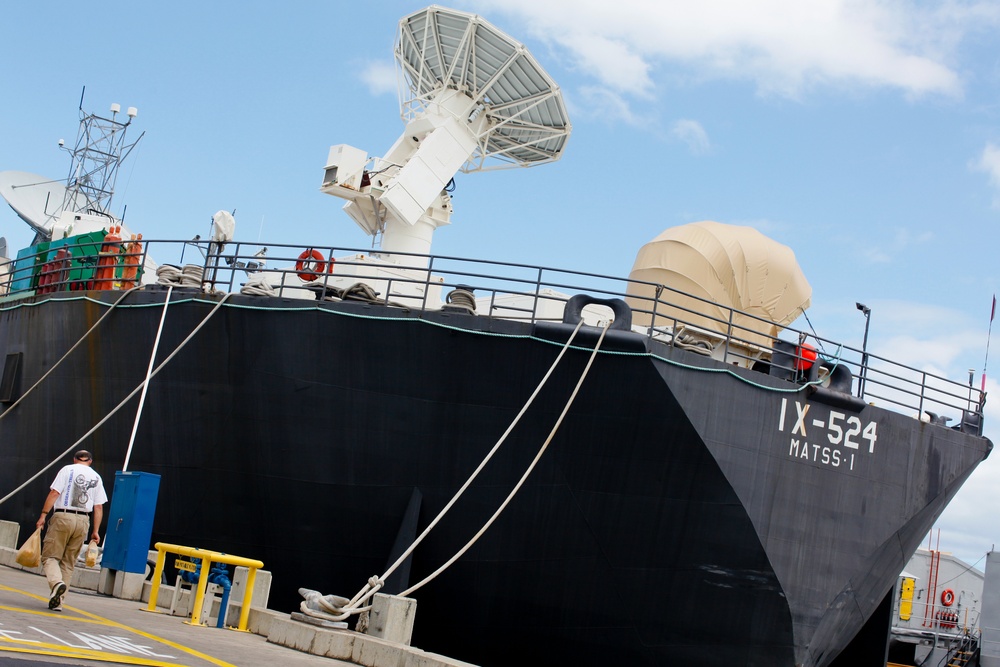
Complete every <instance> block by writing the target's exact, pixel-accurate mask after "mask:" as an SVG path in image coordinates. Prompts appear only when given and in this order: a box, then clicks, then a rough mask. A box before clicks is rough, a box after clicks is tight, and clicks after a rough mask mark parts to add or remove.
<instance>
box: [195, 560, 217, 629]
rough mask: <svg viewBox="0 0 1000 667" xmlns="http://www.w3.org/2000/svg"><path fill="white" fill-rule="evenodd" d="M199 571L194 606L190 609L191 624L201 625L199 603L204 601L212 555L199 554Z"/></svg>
mask: <svg viewBox="0 0 1000 667" xmlns="http://www.w3.org/2000/svg"><path fill="white" fill-rule="evenodd" d="M200 558H201V572H200V573H199V574H198V593H197V594H196V595H195V596H194V607H192V609H191V625H201V623H200V621H201V605H202V604H203V603H204V602H205V590H206V589H207V588H208V571H209V570H210V569H212V557H211V556H201V557H200Z"/></svg>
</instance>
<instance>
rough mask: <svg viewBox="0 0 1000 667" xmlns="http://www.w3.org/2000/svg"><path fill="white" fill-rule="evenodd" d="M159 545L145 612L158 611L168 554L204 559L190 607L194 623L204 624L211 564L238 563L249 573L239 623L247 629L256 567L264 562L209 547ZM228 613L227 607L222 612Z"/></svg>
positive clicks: (238, 627) (161, 543) (242, 627)
mask: <svg viewBox="0 0 1000 667" xmlns="http://www.w3.org/2000/svg"><path fill="white" fill-rule="evenodd" d="M153 546H154V547H156V551H157V555H156V569H155V570H154V571H153V588H152V589H151V590H150V592H149V606H148V607H147V608H146V611H156V598H157V596H158V595H159V593H160V578H161V577H162V576H163V565H164V563H165V562H166V560H167V553H172V554H177V555H178V556H187V557H188V558H200V559H201V574H199V576H198V592H197V593H196V594H195V597H194V604H193V605H192V606H191V625H200V624H201V618H200V616H201V606H202V604H203V603H204V601H205V590H206V589H207V588H208V572H209V570H211V569H212V563H225V564H226V565H238V566H242V567H245V568H247V569H248V570H249V572H248V573H247V585H246V590H244V591H243V603H242V606H241V607H240V622H239V625H237V626H236V629H237V630H242V631H243V632H246V631H247V620H248V619H249V618H250V598H251V596H252V595H253V585H254V582H255V581H256V579H257V570H258V569H260V568H262V567H264V563H262V562H261V561H259V560H254V559H252V558H242V557H240V556H230V555H229V554H224V553H219V552H218V551H209V550H207V549H196V548H195V547H182V546H180V545H177V544H166V543H165V542H157V543H156V544H154V545H153ZM219 613H220V614H225V613H226V610H225V609H222V610H220V611H219Z"/></svg>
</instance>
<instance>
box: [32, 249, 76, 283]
mask: <svg viewBox="0 0 1000 667" xmlns="http://www.w3.org/2000/svg"><path fill="white" fill-rule="evenodd" d="M70 257H71V255H70V252H69V250H67V249H66V248H59V250H58V251H56V254H55V257H53V258H52V260H51V261H48V262H46V263H45V264H43V265H42V269H41V271H39V272H38V293H39V294H49V293H51V292H56V291H58V290H59V289H60V288H62V289H65V288H66V287H65V286H66V280H67V277H68V271H69V266H70V265H69V260H70Z"/></svg>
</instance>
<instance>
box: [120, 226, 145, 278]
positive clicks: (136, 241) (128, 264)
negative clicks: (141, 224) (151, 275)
mask: <svg viewBox="0 0 1000 667" xmlns="http://www.w3.org/2000/svg"><path fill="white" fill-rule="evenodd" d="M141 258H142V234H139V235H138V236H136V235H135V234H133V235H132V240H131V242H129V244H128V245H127V246H125V258H124V259H125V266H124V267H123V268H122V287H123V288H125V289H128V288H131V287H135V286H136V285H137V282H136V276H137V275H138V274H139V260H140V259H141Z"/></svg>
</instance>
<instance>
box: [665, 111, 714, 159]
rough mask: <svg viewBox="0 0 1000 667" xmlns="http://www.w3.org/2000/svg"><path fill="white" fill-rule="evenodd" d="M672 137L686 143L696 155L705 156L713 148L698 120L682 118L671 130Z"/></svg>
mask: <svg viewBox="0 0 1000 667" xmlns="http://www.w3.org/2000/svg"><path fill="white" fill-rule="evenodd" d="M670 135H671V136H672V137H674V138H675V139H678V140H679V141H682V142H683V143H685V144H686V145H687V147H688V150H689V151H691V153H693V154H694V155H704V154H705V153H707V152H708V151H709V150H710V149H711V148H712V144H711V142H710V141H709V140H708V133H707V132H705V128H703V127H702V126H701V123H699V122H698V121H696V120H688V119H684V118H682V119H681V120H678V121H676V122H675V123H674V125H673V127H672V128H671V129H670Z"/></svg>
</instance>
